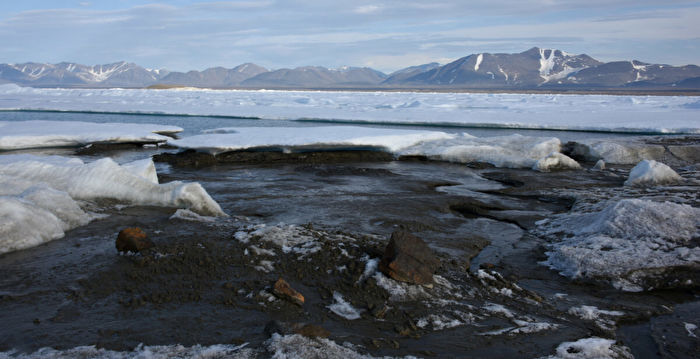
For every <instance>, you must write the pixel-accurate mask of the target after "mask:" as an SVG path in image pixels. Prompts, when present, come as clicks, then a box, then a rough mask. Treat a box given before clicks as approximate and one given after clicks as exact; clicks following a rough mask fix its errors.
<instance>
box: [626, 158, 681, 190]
mask: <svg viewBox="0 0 700 359" xmlns="http://www.w3.org/2000/svg"><path fill="white" fill-rule="evenodd" d="M681 180H682V178H681V176H679V175H678V173H676V171H674V170H672V169H671V167H668V166H666V165H665V164H663V163H661V162H656V161H654V160H644V161H641V162H639V164H637V165H636V166H634V168H632V170H631V171H630V176H629V178H628V179H627V181H625V186H657V185H664V184H673V183H677V182H680V181H681Z"/></svg>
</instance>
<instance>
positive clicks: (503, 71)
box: [390, 47, 602, 87]
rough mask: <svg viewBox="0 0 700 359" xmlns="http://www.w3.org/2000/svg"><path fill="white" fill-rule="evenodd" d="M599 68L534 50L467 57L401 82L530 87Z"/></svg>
mask: <svg viewBox="0 0 700 359" xmlns="http://www.w3.org/2000/svg"><path fill="white" fill-rule="evenodd" d="M600 64H602V63H601V62H600V61H598V60H595V59H593V58H592V57H590V56H588V55H572V54H568V53H566V52H563V51H560V50H552V49H540V48H536V47H534V48H532V49H530V50H527V51H525V52H521V53H519V54H489V53H481V54H473V55H469V56H466V57H462V58H460V59H458V60H456V61H453V62H451V63H449V64H447V65H445V66H441V67H438V68H434V69H432V70H430V71H426V72H422V73H419V74H416V75H413V76H411V77H409V78H406V79H404V80H403V82H404V83H406V84H426V85H442V86H450V87H461V86H468V87H476V86H481V87H503V86H508V87H512V86H517V87H529V86H539V85H542V84H544V83H549V82H554V81H558V80H560V79H562V78H566V77H567V76H569V75H571V74H574V73H576V72H578V71H581V70H582V69H586V68H589V67H594V66H597V65H600ZM390 80H391V78H390Z"/></svg>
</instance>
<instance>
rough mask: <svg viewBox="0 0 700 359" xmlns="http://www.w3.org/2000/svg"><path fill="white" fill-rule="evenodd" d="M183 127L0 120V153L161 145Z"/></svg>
mask: <svg viewBox="0 0 700 359" xmlns="http://www.w3.org/2000/svg"><path fill="white" fill-rule="evenodd" d="M178 132H182V128H180V127H176V126H167V125H154V124H138V123H93V122H80V121H42V120H36V121H0V150H18V149H25V148H42V147H76V146H82V145H86V144H90V143H95V142H103V143H123V142H129V143H162V142H165V141H167V140H168V139H169V138H170V137H168V136H166V135H173V134H175V133H178Z"/></svg>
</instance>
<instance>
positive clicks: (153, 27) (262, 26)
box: [0, 0, 700, 72]
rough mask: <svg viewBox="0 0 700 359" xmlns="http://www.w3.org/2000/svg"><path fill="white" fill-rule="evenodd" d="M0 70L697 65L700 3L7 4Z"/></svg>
mask: <svg viewBox="0 0 700 359" xmlns="http://www.w3.org/2000/svg"><path fill="white" fill-rule="evenodd" d="M0 44H2V50H0V62H9V63H20V62H29V61H34V62H51V63H55V62H61V61H69V62H78V63H83V64H89V65H92V64H104V63H110V62H116V61H121V60H125V61H129V62H135V63H137V64H139V65H142V66H145V67H149V68H166V69H169V70H177V71H186V70H203V69H205V68H208V67H213V66H224V67H234V66H236V65H238V64H241V63H244V62H254V63H257V64H259V65H262V66H265V67H267V68H273V69H277V68H283V67H296V66H303V65H320V66H325V67H332V68H334V67H340V66H343V65H350V66H369V67H373V68H375V69H378V70H381V71H384V72H391V71H394V70H398V69H400V68H403V67H406V66H412V65H419V64H423V63H428V62H433V61H436V62H440V63H443V64H444V63H447V62H449V61H452V60H455V59H457V58H460V57H463V56H466V55H469V54H472V53H480V52H492V53H493V52H507V53H511V52H522V51H525V50H527V49H528V48H531V47H533V46H538V47H544V48H557V49H561V50H564V51H567V52H570V53H577V54H578V53H587V54H589V55H591V56H593V57H595V58H597V59H599V60H602V61H612V60H630V59H638V60H641V61H645V62H653V63H666V64H672V65H684V64H689V63H694V64H700V1H674V0H666V1H648V0H586V1H568V0H502V1H499V0H470V1H442V0H385V1H352V0H346V1H323V0H292V1H281V0H260V1H254V0H246V1H196V0H174V1H160V2H153V1H142V0H110V1H96V0H93V1H90V0H83V1H80V0H22V1H2V3H1V4H0Z"/></svg>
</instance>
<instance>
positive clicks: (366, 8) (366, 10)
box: [353, 5, 382, 14]
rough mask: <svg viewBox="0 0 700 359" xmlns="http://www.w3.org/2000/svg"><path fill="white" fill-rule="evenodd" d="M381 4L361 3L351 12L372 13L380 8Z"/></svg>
mask: <svg viewBox="0 0 700 359" xmlns="http://www.w3.org/2000/svg"><path fill="white" fill-rule="evenodd" d="M381 9H382V8H381V6H378V5H362V6H358V7H356V8H355V9H354V10H353V12H354V13H357V14H374V13H378V12H379V11H380V10H381Z"/></svg>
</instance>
